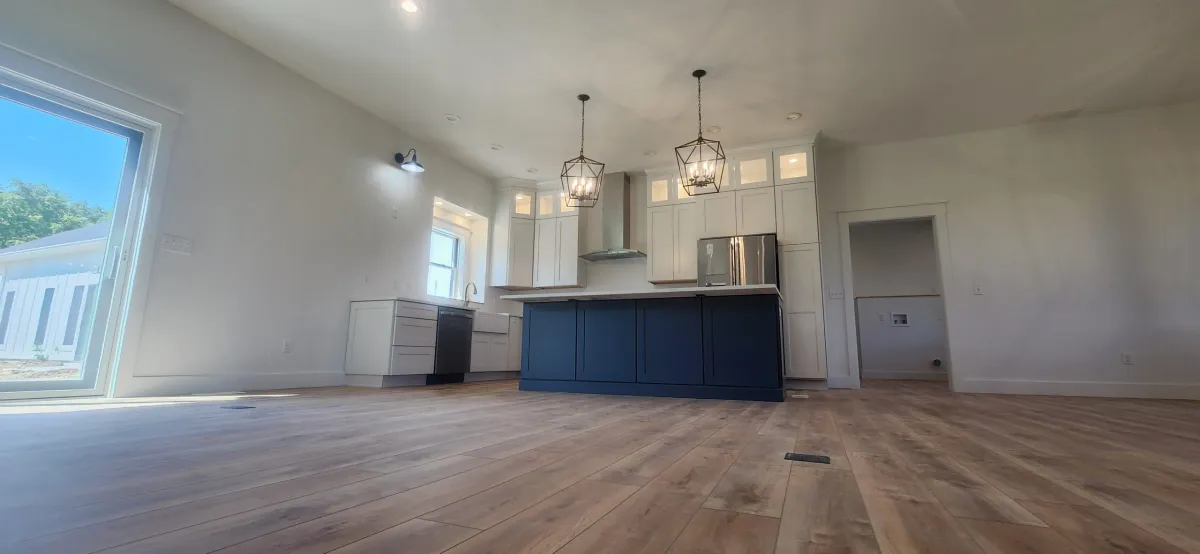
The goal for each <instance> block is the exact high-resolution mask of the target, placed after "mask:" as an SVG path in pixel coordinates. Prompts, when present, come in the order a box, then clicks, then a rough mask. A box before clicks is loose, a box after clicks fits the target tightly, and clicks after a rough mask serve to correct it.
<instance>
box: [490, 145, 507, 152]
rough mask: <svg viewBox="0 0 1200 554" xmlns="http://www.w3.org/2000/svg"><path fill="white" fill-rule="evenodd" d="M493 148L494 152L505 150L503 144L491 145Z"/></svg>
mask: <svg viewBox="0 0 1200 554" xmlns="http://www.w3.org/2000/svg"><path fill="white" fill-rule="evenodd" d="M491 148H492V150H496V151H500V150H504V145H503V144H493V145H491Z"/></svg>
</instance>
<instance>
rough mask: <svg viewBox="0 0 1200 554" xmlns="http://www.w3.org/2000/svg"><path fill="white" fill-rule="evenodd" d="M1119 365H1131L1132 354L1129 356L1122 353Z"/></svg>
mask: <svg viewBox="0 0 1200 554" xmlns="http://www.w3.org/2000/svg"><path fill="white" fill-rule="evenodd" d="M1121 363H1123V364H1125V365H1133V354H1130V353H1129V352H1122V353H1121Z"/></svg>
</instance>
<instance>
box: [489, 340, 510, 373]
mask: <svg viewBox="0 0 1200 554" xmlns="http://www.w3.org/2000/svg"><path fill="white" fill-rule="evenodd" d="M489 338H490V339H491V342H490V343H489V344H488V357H487V369H486V371H505V370H506V368H507V366H508V335H492V336H491V337H489Z"/></svg>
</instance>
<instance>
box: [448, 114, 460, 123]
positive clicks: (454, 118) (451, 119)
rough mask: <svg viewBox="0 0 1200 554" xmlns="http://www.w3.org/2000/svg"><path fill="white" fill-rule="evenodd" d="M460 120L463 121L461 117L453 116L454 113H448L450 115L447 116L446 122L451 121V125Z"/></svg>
mask: <svg viewBox="0 0 1200 554" xmlns="http://www.w3.org/2000/svg"><path fill="white" fill-rule="evenodd" d="M460 119H462V118H460V117H458V116H457V115H454V114H452V113H448V114H446V121H449V122H451V123H456V122H458V120H460Z"/></svg>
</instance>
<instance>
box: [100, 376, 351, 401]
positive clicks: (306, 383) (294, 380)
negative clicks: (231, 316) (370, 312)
mask: <svg viewBox="0 0 1200 554" xmlns="http://www.w3.org/2000/svg"><path fill="white" fill-rule="evenodd" d="M345 384H346V374H345V373H342V372H340V371H338V372H324V373H247V374H230V373H222V374H216V375H181V376H168V375H164V376H152V377H134V378H132V379H130V380H129V381H128V382H127V383H125V384H124V386H122V387H121V388H119V389H118V390H117V391H116V394H115V395H114V396H116V397H118V398H130V397H138V396H175V395H182V394H207V393H214V392H233V391H239V392H240V391H257V390H273V389H305V388H313V387H340V386H343V385H345Z"/></svg>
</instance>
